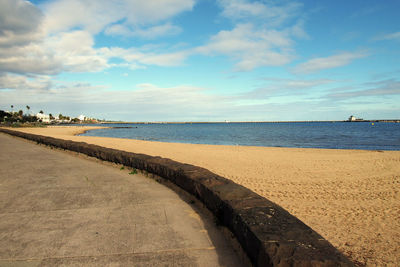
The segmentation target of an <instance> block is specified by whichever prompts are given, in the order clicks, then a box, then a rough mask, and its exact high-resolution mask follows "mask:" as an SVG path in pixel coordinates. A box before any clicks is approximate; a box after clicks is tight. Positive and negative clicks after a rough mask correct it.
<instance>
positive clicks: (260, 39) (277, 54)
mask: <svg viewBox="0 0 400 267" xmlns="http://www.w3.org/2000/svg"><path fill="white" fill-rule="evenodd" d="M291 46H292V40H291V39H290V38H289V36H288V34H287V33H286V32H280V31H276V30H265V29H260V30H257V29H255V27H254V26H253V25H252V24H239V25H237V26H236V27H235V28H234V29H233V30H231V31H220V32H219V33H218V34H216V35H214V36H212V37H211V39H210V42H209V43H208V44H207V45H205V46H202V47H199V48H197V49H196V51H197V52H199V53H203V54H214V53H218V54H224V55H227V56H231V57H233V58H234V59H235V60H237V61H238V63H236V65H235V67H236V69H237V70H239V71H248V70H252V69H254V68H256V67H260V66H280V65H284V64H286V63H288V62H290V60H291V59H292V58H293V55H292V52H293V51H292V49H291Z"/></svg>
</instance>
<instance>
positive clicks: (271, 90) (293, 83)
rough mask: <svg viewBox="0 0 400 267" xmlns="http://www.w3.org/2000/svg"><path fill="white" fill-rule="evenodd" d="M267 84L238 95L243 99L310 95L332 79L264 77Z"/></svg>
mask: <svg viewBox="0 0 400 267" xmlns="http://www.w3.org/2000/svg"><path fill="white" fill-rule="evenodd" d="M265 80H266V82H267V84H266V85H264V86H262V87H260V88H257V89H255V90H252V91H250V92H247V93H244V94H242V95H241V96H240V97H242V98H245V99H253V100H256V99H258V100H260V99H267V98H272V97H280V96H293V95H300V94H302V95H310V93H312V89H313V88H315V87H319V88H320V87H321V86H323V85H327V84H331V83H333V82H334V81H333V80H330V79H312V80H304V79H298V80H296V79H277V78H266V79H265Z"/></svg>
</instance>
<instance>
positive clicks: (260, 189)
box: [12, 126, 400, 265]
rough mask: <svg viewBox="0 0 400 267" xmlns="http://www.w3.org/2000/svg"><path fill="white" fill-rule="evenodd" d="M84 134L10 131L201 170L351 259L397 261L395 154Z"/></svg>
mask: <svg viewBox="0 0 400 267" xmlns="http://www.w3.org/2000/svg"><path fill="white" fill-rule="evenodd" d="M96 128H105V127H96ZM90 129H95V128H94V127H92V126H82V127H80V126H64V127H48V128H21V129H15V128H13V129H12V130H18V131H22V132H29V133H33V134H39V135H45V136H52V137H56V138H60V139H66V140H73V141H79V142H86V143H91V144H96V145H100V146H104V147H109V148H115V149H120V150H125V151H130V152H136V153H143V154H148V155H152V156H161V157H166V158H171V159H173V160H176V161H179V162H182V163H189V164H193V165H197V166H201V167H204V168H207V169H209V170H210V171H212V172H215V173H217V174H219V175H221V176H224V177H226V178H228V179H231V180H233V181H234V182H236V183H239V184H242V185H244V186H246V187H248V188H250V189H252V190H253V191H255V192H256V193H258V194H260V195H262V196H264V197H266V198H267V199H269V200H271V201H274V202H275V203H277V204H279V205H281V206H282V207H283V208H285V209H286V210H288V211H289V212H290V213H292V214H293V215H295V216H297V217H298V218H299V219H301V220H302V221H303V222H305V223H306V224H307V225H309V226H310V227H312V228H313V229H314V230H316V231H317V232H318V233H320V234H321V235H322V236H324V237H325V238H326V239H327V240H329V241H330V242H331V243H332V244H333V245H335V246H336V247H337V248H339V249H340V250H341V251H342V252H344V253H345V254H346V255H347V256H349V257H350V258H351V259H352V260H354V261H358V262H361V263H364V264H367V265H385V264H386V265H391V264H392V265H395V264H396V263H397V262H400V249H399V247H400V241H399V240H400V234H399V229H400V218H399V216H400V215H399V214H400V195H399V191H398V189H397V188H398V185H399V183H400V176H399V173H400V164H399V162H400V151H384V152H377V151H366V150H332V149H308V148H307V149H306V148H270V147H241V146H223V145H193V144H180V143H162V142H150V141H140V140H131V139H117V138H104V137H87V136H76V135H75V134H79V133H81V132H82V131H85V130H90Z"/></svg>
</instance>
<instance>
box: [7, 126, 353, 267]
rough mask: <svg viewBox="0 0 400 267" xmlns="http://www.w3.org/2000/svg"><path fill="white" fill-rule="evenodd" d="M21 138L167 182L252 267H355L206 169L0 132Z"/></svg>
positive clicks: (280, 212) (275, 209) (296, 223)
mask: <svg viewBox="0 0 400 267" xmlns="http://www.w3.org/2000/svg"><path fill="white" fill-rule="evenodd" d="M0 132H4V133H7V134H10V135H13V136H17V137H21V138H25V139H28V140H31V141H34V142H37V143H38V144H45V145H49V146H53V147H57V148H61V149H65V150H70V151H74V152H78V153H82V154H86V155H88V156H91V157H96V158H98V159H101V160H104V161H109V162H114V163H117V164H123V165H125V166H128V167H132V168H136V169H140V170H144V171H147V172H149V173H153V174H156V175H158V176H161V177H162V178H165V179H168V180H170V181H171V182H173V183H174V184H176V185H177V186H179V187H181V188H182V189H184V190H185V191H187V192H188V193H190V194H192V195H194V196H195V197H196V198H198V199H199V200H200V201H202V202H203V203H204V204H205V206H206V207H207V208H208V209H209V210H210V211H211V212H212V213H213V214H214V215H215V216H216V218H217V220H218V221H219V223H220V224H222V225H224V226H227V227H228V228H229V229H230V230H231V231H232V233H233V234H234V235H235V236H236V238H237V240H238V241H239V243H240V245H241V246H242V248H243V250H244V251H245V252H246V254H247V255H248V257H249V259H250V260H251V262H252V264H253V265H254V266H354V264H353V263H352V262H351V261H350V260H349V259H347V258H346V257H345V256H344V255H343V254H342V253H341V252H340V251H338V250H337V249H336V248H335V247H334V246H333V245H332V244H330V243H329V242H328V241H327V240H325V239H324V238H323V237H322V236H321V235H319V234H318V233H317V232H315V231H314V230H312V229H311V228H310V227H308V226H307V225H306V224H304V223H303V222H302V221H300V220H299V219H297V218H296V217H295V216H293V215H291V214H290V213H289V212H287V211H286V210H285V209H283V208H282V207H280V206H279V205H277V204H275V203H273V202H272V201H269V200H268V199H266V198H264V197H261V196H260V195H258V194H256V193H255V192H253V191H251V190H250V189H248V188H245V187H243V186H241V185H238V184H236V183H234V182H232V181H231V180H228V179H226V178H224V177H221V176H218V175H216V174H214V173H212V172H210V171H209V170H207V169H204V168H201V167H197V166H193V165H189V164H183V163H179V162H176V161H173V160H171V159H167V158H161V157H153V156H149V155H144V154H137V153H131V152H125V151H120V150H116V149H111V148H105V147H101V146H97V145H92V144H87V143H84V142H75V141H70V140H62V139H56V138H52V137H47V136H41V135H35V134H28V133H23V132H19V131H13V130H8V129H4V128H0Z"/></svg>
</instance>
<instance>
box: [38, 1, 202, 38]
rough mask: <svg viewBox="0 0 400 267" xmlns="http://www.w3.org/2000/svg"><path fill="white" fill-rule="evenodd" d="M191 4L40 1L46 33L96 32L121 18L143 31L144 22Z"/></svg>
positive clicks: (154, 21) (156, 20) (166, 16)
mask: <svg viewBox="0 0 400 267" xmlns="http://www.w3.org/2000/svg"><path fill="white" fill-rule="evenodd" d="M193 6H194V0H163V1H159V0H146V1H142V0H112V1H91V0H55V1H52V2H48V3H46V4H44V6H43V8H44V10H45V13H46V20H45V28H46V30H47V31H48V32H50V33H54V32H60V31H67V30H70V29H73V28H77V27H78V28H81V29H82V30H85V31H88V32H90V33H92V34H96V33H99V32H101V31H103V30H104V29H105V28H106V27H107V26H110V25H111V24H115V23H121V22H124V25H127V26H128V27H136V26H140V28H141V29H142V31H143V28H142V27H143V26H144V25H150V26H154V25H155V24H157V23H160V22H162V21H165V20H168V19H170V18H172V17H173V16H175V15H177V14H179V13H181V12H184V11H189V10H191V9H192V8H193ZM71 14H73V15H71ZM161 25H162V24H161ZM115 30H116V29H115V28H114V31H115ZM150 30H151V28H150ZM109 31H110V30H109ZM111 31H112V27H111ZM153 32H154V29H153Z"/></svg>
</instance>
